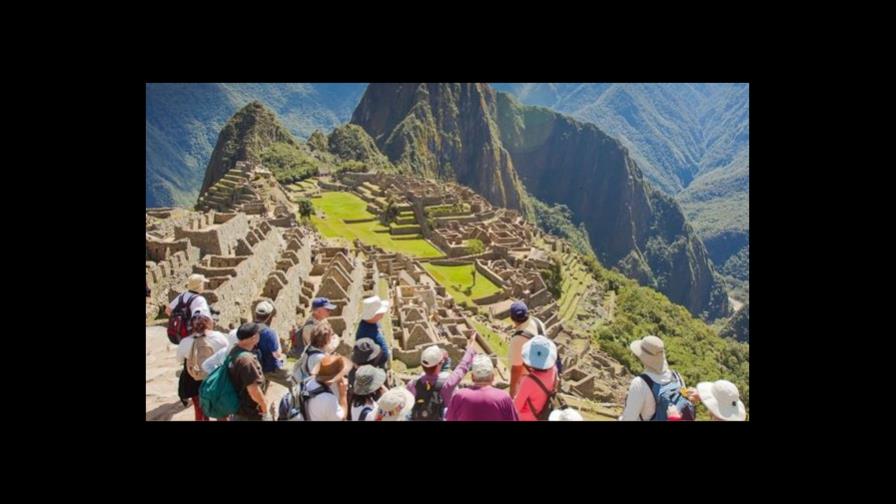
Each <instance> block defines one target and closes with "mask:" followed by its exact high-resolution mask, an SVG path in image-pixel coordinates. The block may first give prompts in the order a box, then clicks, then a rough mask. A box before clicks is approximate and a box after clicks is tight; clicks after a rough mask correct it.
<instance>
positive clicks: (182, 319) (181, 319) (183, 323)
mask: <svg viewBox="0 0 896 504" xmlns="http://www.w3.org/2000/svg"><path fill="white" fill-rule="evenodd" d="M196 296H198V294H196V295H194V296H190V298H189V299H187V300H186V301H185V300H184V298H185V297H186V293H184V294H181V295H180V300H179V301H178V302H177V306H175V307H174V310H173V311H172V312H171V318H170V319H168V341H170V342H172V343H174V344H175V345H177V344H180V340H182V339H183V338H186V337H187V336H189V335H190V319H191V318H192V317H193V314H192V313H190V304H192V303H193V300H194V299H196Z"/></svg>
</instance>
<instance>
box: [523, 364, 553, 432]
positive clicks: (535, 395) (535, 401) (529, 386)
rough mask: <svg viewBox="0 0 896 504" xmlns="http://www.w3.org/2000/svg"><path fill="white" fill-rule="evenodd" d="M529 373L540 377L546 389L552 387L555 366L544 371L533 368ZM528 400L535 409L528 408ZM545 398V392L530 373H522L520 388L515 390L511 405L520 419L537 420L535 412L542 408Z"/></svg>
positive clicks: (525, 420) (546, 398)
mask: <svg viewBox="0 0 896 504" xmlns="http://www.w3.org/2000/svg"><path fill="white" fill-rule="evenodd" d="M530 373H531V374H534V375H535V376H537V377H538V378H539V379H541V381H542V383H544V386H545V387H547V389H548V390H552V389H553V388H554V382H555V381H556V380H557V366H551V368H550V369H547V370H544V371H542V370H539V369H533V370H531V371H530ZM529 400H531V402H532V406H533V407H534V408H535V411H531V410H530V409H529ZM547 400H548V396H547V394H545V393H544V391H543V390H542V389H541V387H540V386H539V385H538V383H536V382H535V380H533V379H532V377H531V376H530V375H524V376H523V377H522V378H520V389H519V390H518V391H517V393H516V397H514V398H513V406H514V407H515V408H516V411H517V412H518V413H519V416H520V421H523V422H532V421H536V420H538V418H536V417H535V413H536V412H538V411H540V410H541V409H542V408H544V405H545V403H546V402H547Z"/></svg>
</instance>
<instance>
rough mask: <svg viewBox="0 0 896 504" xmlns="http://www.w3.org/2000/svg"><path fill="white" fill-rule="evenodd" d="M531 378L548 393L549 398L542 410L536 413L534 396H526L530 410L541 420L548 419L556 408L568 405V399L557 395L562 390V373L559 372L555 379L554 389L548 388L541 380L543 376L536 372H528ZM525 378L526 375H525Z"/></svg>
mask: <svg viewBox="0 0 896 504" xmlns="http://www.w3.org/2000/svg"><path fill="white" fill-rule="evenodd" d="M526 376H528V377H529V378H531V379H532V380H534V381H535V383H536V384H537V385H538V386H539V387H541V390H543V391H544V393H545V394H547V396H548V398H547V400H546V401H545V402H544V406H542V408H541V411H538V412H537V413H536V409H535V405H534V404H532V398H531V397H527V398H526V404H528V405H529V411H531V412H532V413H533V414H535V418H537V419H539V420H541V421H547V419H548V417H549V416H551V412H552V411H554V410H555V409H564V408H567V407H568V406H567V405H566V401H564V400H563V398H562V397H560V396H558V395H557V392H558V391H559V390H560V374H559V373H558V374H557V379H556V380H554V388H553V390H548V388H547V387H545V386H544V382H543V381H541V378H539V377H537V376H535V375H534V374H527V375H526ZM524 378H525V377H524Z"/></svg>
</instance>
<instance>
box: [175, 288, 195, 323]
mask: <svg viewBox="0 0 896 504" xmlns="http://www.w3.org/2000/svg"><path fill="white" fill-rule="evenodd" d="M186 294H188V293H187V292H181V293H180V295H179V296H177V298H178V301H177V306H175V307H174V311H178V310H180V309H182V308H183V307H184V305H186V307H187V308H189V307H190V304H191V303H192V302H193V299H195V298H196V296H195V295H194V296H193V297H191V298H189V299H188V300H186V301H185V300H184V298H185V296H186ZM192 317H193V312H190V318H192Z"/></svg>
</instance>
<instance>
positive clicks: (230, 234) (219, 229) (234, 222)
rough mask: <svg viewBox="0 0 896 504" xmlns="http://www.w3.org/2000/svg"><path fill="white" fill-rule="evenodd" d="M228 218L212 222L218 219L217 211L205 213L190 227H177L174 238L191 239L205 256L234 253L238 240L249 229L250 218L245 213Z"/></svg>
mask: <svg viewBox="0 0 896 504" xmlns="http://www.w3.org/2000/svg"><path fill="white" fill-rule="evenodd" d="M228 215H229V214H228ZM226 218H227V220H224V221H223V222H221V223H219V224H213V223H212V222H214V221H217V220H218V217H216V216H215V213H214V212H209V213H207V214H203V218H201V219H199V220H197V221H194V222H193V223H191V225H190V227H181V228H177V229H175V230H174V238H175V239H178V240H179V239H181V238H187V239H189V240H190V243H191V244H192V245H194V246H196V247H199V250H200V253H201V255H203V256H205V255H207V254H214V255H232V254H233V253H234V251H235V249H236V246H237V242H238V240H239V239H240V238H242V237H243V236H245V235H246V234H247V232H248V231H249V220H248V217H247V216H246V214H243V213H239V214H232V216H229V217H226ZM213 219H214V220H213Z"/></svg>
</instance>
